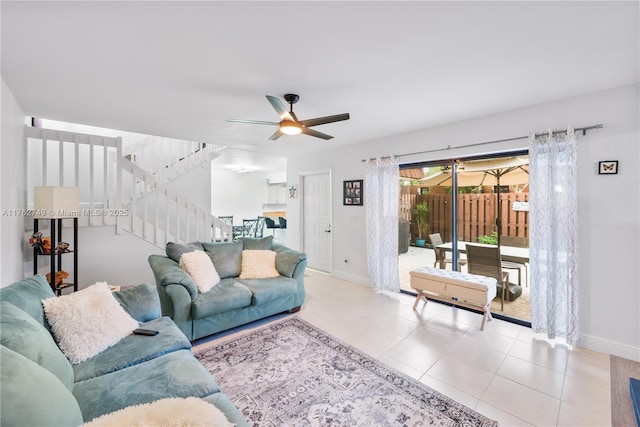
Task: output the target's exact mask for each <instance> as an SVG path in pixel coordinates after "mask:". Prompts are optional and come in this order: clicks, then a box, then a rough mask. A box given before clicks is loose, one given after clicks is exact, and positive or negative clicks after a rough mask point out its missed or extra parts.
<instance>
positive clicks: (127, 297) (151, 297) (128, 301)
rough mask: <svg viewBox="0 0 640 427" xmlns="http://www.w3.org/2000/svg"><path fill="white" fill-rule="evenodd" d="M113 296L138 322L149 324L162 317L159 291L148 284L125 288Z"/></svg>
mask: <svg viewBox="0 0 640 427" xmlns="http://www.w3.org/2000/svg"><path fill="white" fill-rule="evenodd" d="M113 296H114V297H115V298H116V301H118V303H120V305H121V306H122V308H124V309H125V311H126V312H127V313H129V315H130V316H131V317H133V318H134V319H136V320H137V321H138V322H148V321H149V320H153V319H157V318H158V317H160V316H162V314H161V313H160V297H159V296H158V290H157V289H156V287H155V286H152V285H150V284H148V283H143V284H140V285H138V286H133V287H130V288H123V289H122V290H120V291H117V292H114V293H113Z"/></svg>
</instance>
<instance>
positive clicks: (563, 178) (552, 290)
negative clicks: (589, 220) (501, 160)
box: [529, 128, 578, 345]
mask: <svg viewBox="0 0 640 427" xmlns="http://www.w3.org/2000/svg"><path fill="white" fill-rule="evenodd" d="M577 148H578V144H577V140H576V135H575V133H574V130H573V129H572V128H569V129H567V131H566V133H565V132H553V131H551V130H550V131H549V133H548V135H545V136H541V137H538V138H536V137H535V135H532V136H531V137H530V138H529V156H530V166H529V167H530V172H529V173H530V176H529V187H530V190H529V206H530V210H529V224H530V236H529V242H530V243H529V246H530V253H531V328H532V329H533V332H536V333H546V334H547V336H548V337H549V338H564V339H565V340H566V341H567V343H568V344H570V345H574V344H576V342H577V340H578V277H577V265H576V264H577V260H576V256H577V246H576V245H577V226H578V224H577V216H578V215H577V191H576V186H577V174H576V160H577Z"/></svg>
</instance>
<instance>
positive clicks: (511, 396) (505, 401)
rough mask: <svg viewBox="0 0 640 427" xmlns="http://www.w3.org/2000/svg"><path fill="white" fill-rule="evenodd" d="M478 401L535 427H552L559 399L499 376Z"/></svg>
mask: <svg viewBox="0 0 640 427" xmlns="http://www.w3.org/2000/svg"><path fill="white" fill-rule="evenodd" d="M480 400H481V401H482V402H486V403H488V404H490V405H493V406H495V407H497V408H500V409H501V410H503V411H505V412H507V413H508V414H511V415H513V416H515V417H517V418H520V419H523V420H524V421H526V422H528V423H531V424H533V425H536V426H553V425H556V422H557V420H558V411H559V409H560V400H559V399H555V398H553V397H551V396H548V395H546V394H544V393H541V392H539V391H536V390H534V389H532V388H529V387H526V386H524V385H522V384H518V383H516V382H513V381H510V380H508V379H506V378H502V377H500V376H496V377H494V379H493V381H491V384H489V387H488V388H487V391H486V392H485V393H484V395H483V396H482V397H481V399H480Z"/></svg>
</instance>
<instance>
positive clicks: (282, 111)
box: [266, 95, 294, 122]
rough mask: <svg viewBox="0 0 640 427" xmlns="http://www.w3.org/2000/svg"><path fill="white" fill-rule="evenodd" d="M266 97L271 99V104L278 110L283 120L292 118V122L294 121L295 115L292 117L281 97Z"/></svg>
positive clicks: (268, 99)
mask: <svg viewBox="0 0 640 427" xmlns="http://www.w3.org/2000/svg"><path fill="white" fill-rule="evenodd" d="M266 97H267V101H269V103H270V104H271V106H272V107H273V108H274V109H275V110H276V112H277V113H278V115H279V116H280V118H281V119H282V120H290V121H292V122H293V121H294V120H293V117H291V114H290V113H289V111H287V108H286V107H285V106H284V104H283V103H282V101H280V99H279V98H276V97H275V96H270V95H266Z"/></svg>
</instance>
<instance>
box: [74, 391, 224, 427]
mask: <svg viewBox="0 0 640 427" xmlns="http://www.w3.org/2000/svg"><path fill="white" fill-rule="evenodd" d="M234 425H235V424H231V423H230V422H229V420H227V417H225V415H224V413H223V412H222V411H221V410H220V409H218V408H216V407H215V406H213V405H212V404H211V403H209V402H206V401H204V400H202V399H198V398H197V397H187V398H177V397H170V398H166V399H160V400H156V401H155V402H152V403H145V404H143V405H133V406H128V407H126V408H124V409H120V410H119V411H115V412H111V413H109V414H105V415H102V416H100V417H98V418H94V419H93V420H91V421H89V422H88V423H85V424H84V427H111V426H132V427H133V426H135V427H138V426H194V427H195V426H216V427H218V426H220V427H225V426H234Z"/></svg>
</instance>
